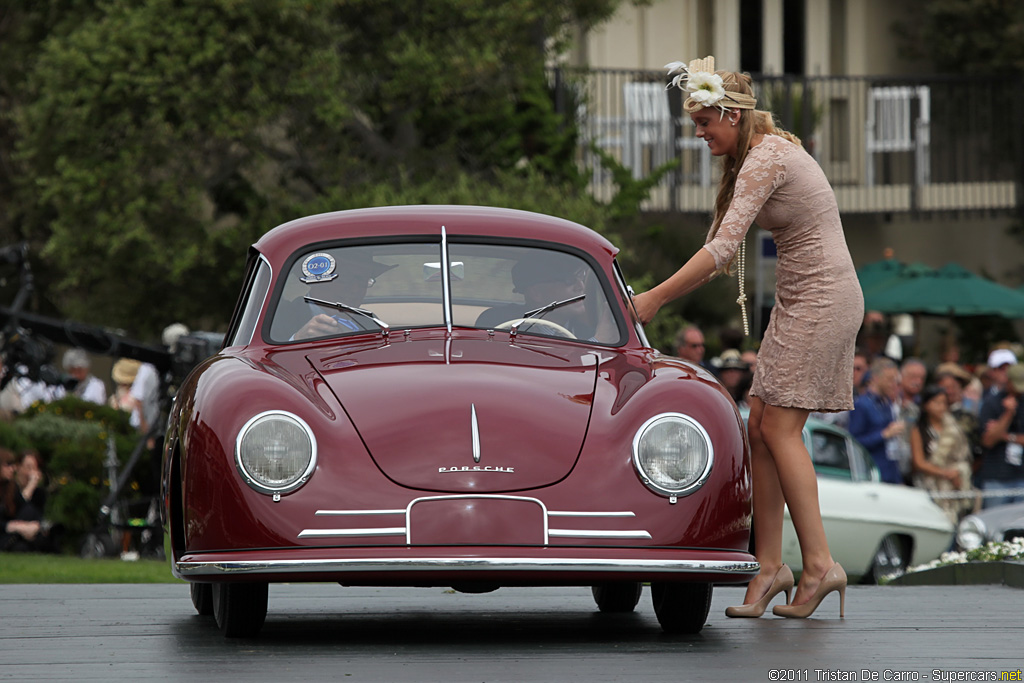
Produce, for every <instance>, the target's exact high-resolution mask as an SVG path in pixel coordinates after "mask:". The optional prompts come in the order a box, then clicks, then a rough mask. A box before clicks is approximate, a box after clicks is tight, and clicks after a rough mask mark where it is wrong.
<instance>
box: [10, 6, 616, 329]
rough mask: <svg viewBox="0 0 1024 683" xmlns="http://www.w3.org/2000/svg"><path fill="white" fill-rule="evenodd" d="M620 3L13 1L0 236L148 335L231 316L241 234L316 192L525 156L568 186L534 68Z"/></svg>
mask: <svg viewBox="0 0 1024 683" xmlns="http://www.w3.org/2000/svg"><path fill="white" fill-rule="evenodd" d="M620 1H621V0H506V1H504V2H497V3H496V2H492V1H491V0H436V1H432V2H429V3H424V2H420V1H419V0H395V1H393V2H388V3H380V2H375V1H373V0H334V1H333V2H315V3H311V2H298V1H297V0H267V1H266V2H259V3H250V2H241V1H239V0H140V2H136V3H118V2H100V3H91V2H74V1H73V0H64V2H59V1H57V0H53V1H51V2H29V1H28V0H20V1H19V2H15V3H13V4H12V5H11V6H10V9H8V10H5V12H6V14H3V15H0V45H3V48H2V52H0V58H4V59H3V64H5V65H7V66H2V65H0V97H3V98H4V103H5V104H7V105H9V108H5V111H9V112H11V113H10V115H9V116H6V117H5V118H4V119H3V128H2V129H0V142H2V143H4V144H5V145H6V149H7V151H10V149H11V148H13V149H14V154H13V155H7V154H5V155H4V156H3V158H5V159H9V160H10V166H9V167H8V168H6V169H5V170H4V171H3V177H2V179H0V192H2V193H5V194H6V195H7V196H9V198H10V200H11V201H10V203H9V204H8V206H9V207H10V210H9V211H8V212H7V215H6V216H5V217H3V218H0V221H4V223H3V224H2V225H0V230H2V232H0V235H2V236H3V239H4V241H5V242H10V241H14V240H20V239H27V240H29V241H30V242H31V243H32V244H33V245H34V247H41V248H40V249H37V250H36V253H37V254H38V256H37V258H39V259H41V265H42V266H44V267H42V268H37V269H36V270H37V279H38V280H39V289H40V290H41V291H43V292H45V293H46V294H47V296H48V297H49V299H50V300H51V303H52V305H53V306H54V308H55V309H56V310H58V311H60V312H61V313H62V314H64V315H66V316H69V317H73V318H77V319H80V320H84V321H87V322H97V323H103V324H107V325H118V326H121V327H124V328H126V329H127V330H128V331H129V332H130V333H132V334H136V335H150V336H151V335H152V334H153V333H155V331H156V330H158V329H160V327H162V326H163V325H165V324H167V323H168V322H171V321H172V320H175V319H178V320H183V321H185V322H188V323H190V324H191V325H193V326H202V327H212V326H214V325H216V324H218V323H220V322H222V321H223V320H224V319H225V318H226V317H227V315H228V313H229V312H230V308H231V305H232V304H233V300H234V296H235V292H236V290H237V286H238V282H239V279H240V276H241V268H242V265H243V259H244V253H245V252H244V250H245V246H246V245H247V244H248V243H251V242H252V241H253V240H254V239H255V238H256V237H258V236H259V235H260V234H261V233H262V232H264V231H265V230H267V229H269V228H270V227H273V226H274V225H276V224H277V223H279V222H281V221H283V220H286V219H290V218H294V217H295V216H297V215H303V214H306V213H310V210H311V208H313V207H324V206H325V204H328V202H327V201H325V200H330V202H331V204H330V206H329V208H343V206H342V205H350V202H345V201H339V199H341V200H343V199H344V198H351V197H369V196H373V195H374V194H377V195H380V196H385V195H388V194H389V193H388V192H387V191H386V189H387V188H392V189H395V188H397V189H398V190H399V191H398V192H392V194H398V195H402V194H403V192H406V191H409V189H410V188H415V187H416V186H417V185H420V184H423V183H426V184H427V185H428V186H429V185H430V182H432V181H434V180H437V179H440V178H449V179H456V178H459V177H460V175H461V174H463V173H465V174H469V175H468V177H469V178H471V180H472V182H471V185H472V186H474V187H482V184H483V183H487V182H491V183H493V182H496V181H497V179H498V178H501V177H504V176H503V175H502V174H503V173H505V172H506V171H508V170H509V169H512V168H513V167H515V166H517V165H519V166H523V165H526V166H528V167H530V168H532V169H536V170H537V171H538V172H540V173H542V174H544V175H546V176H547V177H548V178H549V179H550V182H549V183H548V189H547V190H546V192H548V193H551V194H552V196H559V195H564V194H565V192H566V191H567V189H569V191H576V192H578V190H579V188H580V180H579V177H578V175H577V173H576V169H575V165H574V164H573V163H572V161H573V158H572V152H573V150H574V149H575V138H574V132H573V130H572V127H571V125H566V121H565V120H564V119H563V118H561V117H560V115H558V114H557V113H556V112H555V111H554V106H553V104H552V98H551V93H550V91H549V87H548V84H547V81H546V76H545V72H544V65H545V60H546V59H547V58H548V57H549V56H550V54H551V52H552V51H557V50H558V49H560V48H561V47H562V46H564V45H565V44H566V41H567V40H568V38H569V36H570V34H571V30H572V29H573V28H574V27H577V26H584V27H586V26H590V25H593V24H594V23H596V22H599V21H601V20H603V19H605V18H607V17H608V16H610V14H611V12H613V11H614V9H615V7H616V6H617V4H618V3H619V2H620ZM7 57H10V59H7ZM16 58H19V59H16ZM12 64H17V65H18V66H11V65H12ZM412 194H417V193H416V192H414V191H413V192H412ZM419 194H422V193H419ZM482 194H483V195H486V194H488V193H487V192H483V193H482ZM492 194H493V193H492ZM431 199H434V197H433V196H431V197H428V201H430V200H431ZM435 201H436V199H435ZM506 203H507V202H506ZM563 215H564V214H563Z"/></svg>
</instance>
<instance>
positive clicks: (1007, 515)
mask: <svg viewBox="0 0 1024 683" xmlns="http://www.w3.org/2000/svg"><path fill="white" fill-rule="evenodd" d="M1015 538H1024V503H1010V504H1008V505H997V506H996V507H994V508H989V509H987V510H982V511H980V512H976V513H974V514H973V515H967V516H966V517H964V518H963V519H962V520H960V526H958V527H957V530H956V547H957V550H961V551H964V550H974V549H975V548H980V547H981V546H983V545H985V544H986V543H998V542H1004V541H1012V540H1014V539H1015Z"/></svg>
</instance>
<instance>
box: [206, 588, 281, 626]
mask: <svg viewBox="0 0 1024 683" xmlns="http://www.w3.org/2000/svg"><path fill="white" fill-rule="evenodd" d="M212 588H213V596H212V597H213V618H214V619H216V621H217V626H218V628H220V630H221V632H223V633H224V637H225V638H253V637H255V636H256V635H257V634H258V633H259V632H260V629H261V628H263V622H264V621H265V620H266V618H267V584H265V583H215V584H213V585H212Z"/></svg>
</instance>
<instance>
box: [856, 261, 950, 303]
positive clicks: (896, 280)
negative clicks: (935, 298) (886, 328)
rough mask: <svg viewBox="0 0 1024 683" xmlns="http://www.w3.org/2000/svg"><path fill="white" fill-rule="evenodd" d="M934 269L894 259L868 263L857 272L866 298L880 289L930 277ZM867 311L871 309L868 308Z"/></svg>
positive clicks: (917, 263) (918, 263) (921, 264)
mask: <svg viewBox="0 0 1024 683" xmlns="http://www.w3.org/2000/svg"><path fill="white" fill-rule="evenodd" d="M934 273H935V269H934V268H931V267H929V266H926V265H925V264H923V263H920V262H918V261H915V262H914V263H903V262H901V261H897V260H895V259H886V260H883V261H875V262H873V263H869V264H867V265H865V266H861V268H860V269H859V270H858V271H857V279H858V280H859V281H860V288H861V290H863V292H864V296H865V297H867V296H868V295H869V294H870V293H872V292H875V291H879V290H882V289H890V288H892V287H895V286H896V285H898V284H901V283H904V282H908V281H913V280H916V279H917V278H919V277H921V276H922V275H932V274H934ZM868 308H869V310H870V309H871V307H870V306H869V307H868Z"/></svg>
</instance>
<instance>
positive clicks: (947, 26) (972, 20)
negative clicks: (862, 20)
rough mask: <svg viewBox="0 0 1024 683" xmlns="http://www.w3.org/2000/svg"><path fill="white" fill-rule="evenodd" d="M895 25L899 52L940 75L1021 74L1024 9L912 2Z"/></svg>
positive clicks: (967, 0) (944, 0)
mask: <svg viewBox="0 0 1024 683" xmlns="http://www.w3.org/2000/svg"><path fill="white" fill-rule="evenodd" d="M908 4H909V5H910V7H908V8H907V16H911V17H914V20H913V21H912V22H901V23H899V24H897V26H896V27H895V28H896V32H897V35H899V36H900V37H901V38H902V45H901V47H902V51H903V53H904V54H905V55H906V56H907V57H909V58H911V59H919V60H924V61H926V62H928V63H930V64H931V65H932V66H934V67H935V68H936V70H938V71H939V72H941V73H954V74H971V73H983V74H993V73H1016V74H1020V73H1024V3H1021V2H1020V1H1019V0H911V2H910V3H908Z"/></svg>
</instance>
